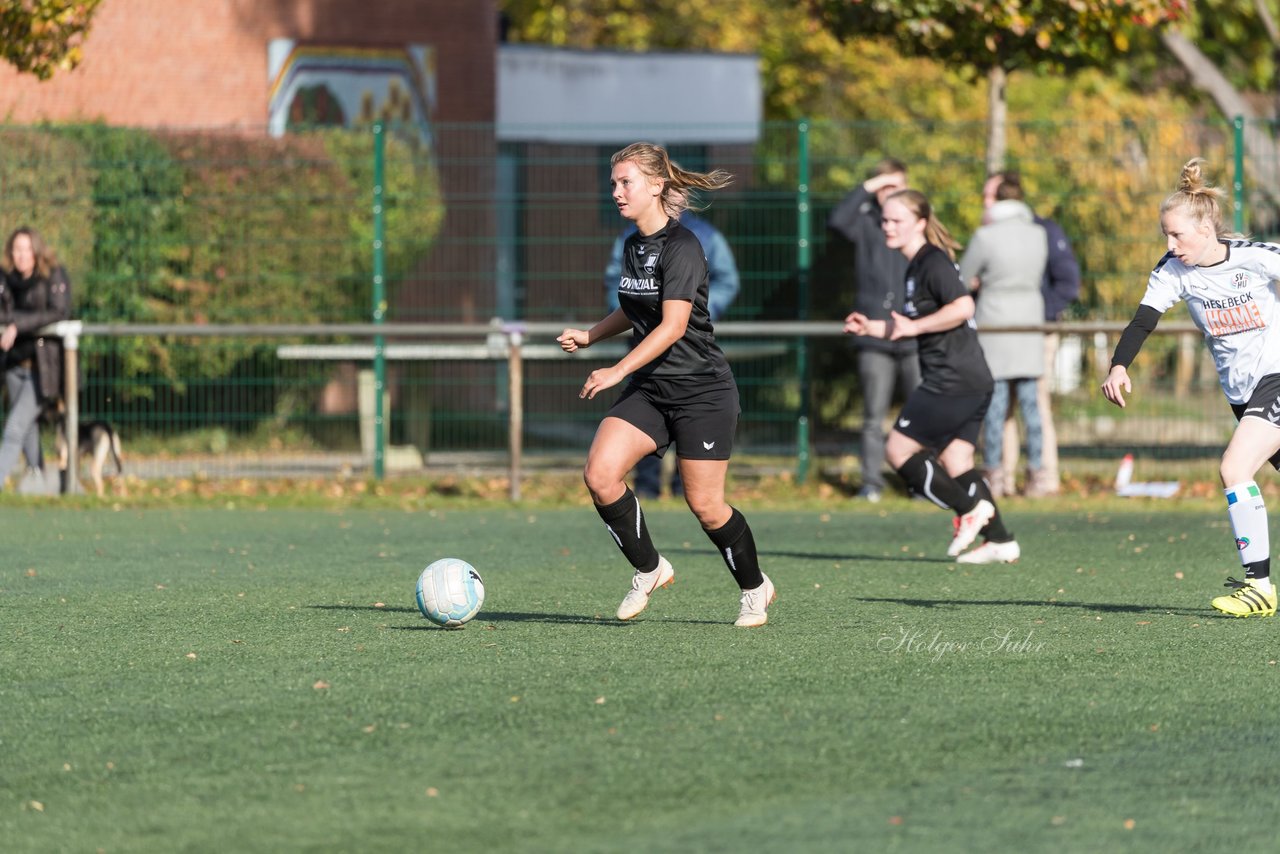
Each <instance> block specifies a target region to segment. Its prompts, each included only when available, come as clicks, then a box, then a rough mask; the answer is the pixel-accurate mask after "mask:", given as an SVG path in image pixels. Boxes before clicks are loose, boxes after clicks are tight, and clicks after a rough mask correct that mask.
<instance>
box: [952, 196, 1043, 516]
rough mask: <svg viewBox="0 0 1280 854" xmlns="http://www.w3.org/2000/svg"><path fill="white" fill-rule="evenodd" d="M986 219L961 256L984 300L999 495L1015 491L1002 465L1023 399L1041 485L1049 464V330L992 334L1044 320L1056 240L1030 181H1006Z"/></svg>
mask: <svg viewBox="0 0 1280 854" xmlns="http://www.w3.org/2000/svg"><path fill="white" fill-rule="evenodd" d="M983 221H984V224H983V225H982V226H981V227H980V228H979V229H978V230H977V232H975V233H974V235H973V239H972V240H971V241H970V243H969V247H968V248H967V249H966V250H965V253H964V255H963V256H962V257H961V258H960V278H961V279H962V280H963V281H964V282H965V283H966V284H968V286H969V287H970V289H971V290H972V291H973V292H974V296H975V298H976V300H977V312H976V314H975V315H974V320H975V322H976V323H977V326H978V337H979V340H980V341H981V342H982V350H983V353H985V354H986V359H987V366H988V367H989V368H990V369H991V375H992V377H993V378H994V379H995V390H994V392H993V394H992V397H991V406H990V407H989V408H988V409H987V414H986V417H985V418H984V420H983V428H982V460H983V474H984V476H985V477H986V479H987V483H988V485H989V486H990V488H991V492H992V494H993V495H995V496H997V497H999V496H1000V495H1002V494H1005V493H1007V492H1012V491H1014V486H1015V485H1014V484H1013V483H1007V482H1006V481H1005V478H1004V476H1003V471H1002V468H1001V456H1002V453H1003V436H1002V433H1003V430H1004V421H1005V415H1006V413H1007V412H1008V409H1009V406H1010V401H1011V398H1016V399H1017V401H1018V407H1019V409H1020V410H1021V412H1022V420H1023V425H1024V427H1025V429H1026V433H1027V465H1028V478H1027V479H1028V484H1029V485H1030V486H1031V487H1032V489H1033V490H1034V485H1035V482H1036V479H1037V478H1038V477H1039V476H1040V471H1041V468H1042V465H1043V459H1042V454H1043V442H1042V433H1041V425H1040V410H1039V403H1038V401H1037V399H1036V398H1037V389H1036V386H1037V380H1038V379H1039V377H1040V375H1041V374H1042V373H1043V372H1044V334H1043V333H1041V332H1016V333H1003V332H984V330H986V329H988V328H991V327H999V326H1020V325H1039V324H1040V323H1043V322H1044V296H1043V295H1042V294H1041V291H1040V284H1041V280H1042V279H1043V278H1044V269H1045V264H1046V262H1047V260H1048V256H1049V241H1048V237H1047V236H1046V234H1045V230H1044V229H1043V228H1042V227H1040V226H1039V225H1037V224H1036V222H1035V216H1034V214H1032V212H1031V208H1029V207H1027V205H1026V203H1025V202H1024V201H1022V186H1021V184H1018V183H1012V182H1003V183H1002V184H1001V185H1000V186H999V187H998V188H997V189H996V194H995V202H994V203H993V204H992V205H991V206H990V207H988V208H987V211H986V214H985V216H984V218H983Z"/></svg>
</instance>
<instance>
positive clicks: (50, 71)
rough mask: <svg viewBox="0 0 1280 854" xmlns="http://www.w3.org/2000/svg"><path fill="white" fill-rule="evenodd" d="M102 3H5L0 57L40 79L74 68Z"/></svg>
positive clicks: (0, 17) (24, 0)
mask: <svg viewBox="0 0 1280 854" xmlns="http://www.w3.org/2000/svg"><path fill="white" fill-rule="evenodd" d="M100 2H101V0H6V2H4V3H2V4H0V57H2V58H3V59H4V60H5V61H6V62H8V63H9V64H10V65H12V66H14V67H15V68H17V69H18V70H19V71H22V72H26V73H29V74H34V75H35V76H36V77H39V78H40V79H41V80H48V79H49V78H50V77H52V76H53V75H54V73H55V72H58V71H69V70H70V69H72V68H75V67H76V66H77V65H78V64H79V63H80V45H81V43H82V42H83V41H84V38H85V35H86V33H88V31H89V24H90V23H91V22H92V21H93V13H94V12H96V11H97V10H98V4H99V3H100Z"/></svg>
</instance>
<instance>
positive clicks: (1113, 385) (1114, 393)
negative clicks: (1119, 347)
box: [1102, 365, 1133, 409]
mask: <svg viewBox="0 0 1280 854" xmlns="http://www.w3.org/2000/svg"><path fill="white" fill-rule="evenodd" d="M1126 394H1133V383H1132V382H1131V381H1130V380H1129V371H1128V369H1127V368H1125V366H1124V365H1114V366H1112V368H1111V370H1110V372H1108V373H1107V379H1106V380H1105V381H1104V382H1103V383H1102V396H1103V397H1105V398H1106V399H1107V400H1109V401H1111V402H1112V403H1114V404H1115V405H1116V406H1118V407H1120V408H1121V409H1124V396H1125V395H1126Z"/></svg>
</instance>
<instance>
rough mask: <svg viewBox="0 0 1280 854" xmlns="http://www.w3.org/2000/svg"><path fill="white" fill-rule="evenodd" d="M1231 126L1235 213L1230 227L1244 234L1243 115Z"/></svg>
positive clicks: (1236, 118) (1234, 120) (1232, 193)
mask: <svg viewBox="0 0 1280 854" xmlns="http://www.w3.org/2000/svg"><path fill="white" fill-rule="evenodd" d="M1231 126H1232V128H1233V129H1234V131H1235V133H1234V134H1233V136H1234V138H1235V139H1234V141H1235V149H1236V163H1235V180H1234V181H1233V182H1232V184H1231V195H1232V202H1233V203H1234V205H1235V209H1236V215H1235V221H1234V223H1233V225H1232V227H1233V228H1234V229H1235V232H1236V234H1244V116H1236V117H1235V119H1233V120H1232V122H1231Z"/></svg>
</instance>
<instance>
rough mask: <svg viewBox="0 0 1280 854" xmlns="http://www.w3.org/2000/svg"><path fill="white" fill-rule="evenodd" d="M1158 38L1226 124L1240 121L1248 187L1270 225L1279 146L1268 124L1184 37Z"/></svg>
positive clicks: (1277, 195)
mask: <svg viewBox="0 0 1280 854" xmlns="http://www.w3.org/2000/svg"><path fill="white" fill-rule="evenodd" d="M1160 38H1161V40H1162V41H1163V42H1164V44H1165V47H1167V48H1168V49H1169V51H1170V53H1172V54H1173V56H1174V58H1175V59H1177V60H1178V62H1180V63H1181V64H1182V67H1183V68H1185V69H1186V70H1187V73H1188V74H1190V75H1191V82H1192V83H1194V84H1195V86H1196V88H1198V89H1201V90H1203V91H1204V92H1206V93H1207V94H1208V95H1209V97H1210V98H1212V99H1213V102H1214V103H1215V104H1217V105H1218V110H1219V111H1221V112H1222V114H1223V115H1224V116H1225V117H1226V118H1227V119H1228V120H1230V119H1234V118H1235V117H1236V116H1241V117H1243V118H1244V120H1245V124H1244V151H1245V155H1246V156H1248V158H1249V159H1250V161H1252V165H1253V170H1252V171H1251V172H1250V173H1249V175H1250V177H1251V178H1252V181H1251V182H1250V186H1251V189H1254V190H1257V191H1258V192H1259V193H1261V194H1262V195H1263V197H1265V199H1266V201H1267V203H1268V204H1269V205H1270V207H1271V208H1272V210H1271V211H1270V212H1269V216H1268V217H1266V218H1267V219H1270V220H1271V221H1273V222H1274V220H1275V216H1276V213H1275V211H1276V209H1278V208H1280V168H1277V164H1280V146H1277V144H1276V140H1275V138H1274V137H1273V136H1272V134H1271V128H1270V124H1269V123H1267V122H1263V121H1260V120H1259V119H1258V116H1257V114H1256V113H1255V112H1254V111H1253V108H1252V107H1250V106H1249V102H1248V101H1246V100H1245V99H1244V96H1242V95H1241V94H1240V92H1239V91H1238V90H1237V89H1236V88H1235V87H1234V86H1232V85H1231V81H1229V80H1227V78H1226V77H1225V76H1224V75H1223V73H1222V72H1221V71H1219V70H1218V67H1217V66H1216V65H1214V64H1213V61H1212V60H1210V59H1209V57H1207V56H1205V55H1204V54H1203V53H1201V52H1200V49H1199V48H1198V47H1196V46H1195V45H1194V44H1192V43H1191V42H1190V41H1188V40H1187V38H1186V36H1184V35H1182V33H1180V32H1178V31H1177V30H1172V29H1165V30H1164V31H1163V32H1161V34H1160Z"/></svg>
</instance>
